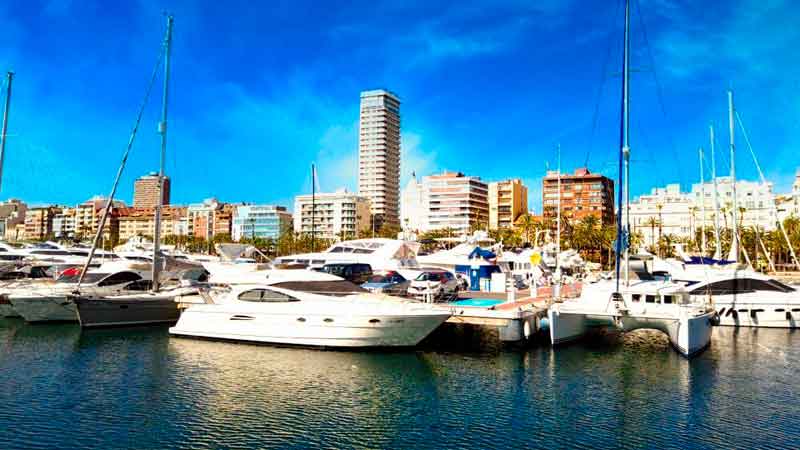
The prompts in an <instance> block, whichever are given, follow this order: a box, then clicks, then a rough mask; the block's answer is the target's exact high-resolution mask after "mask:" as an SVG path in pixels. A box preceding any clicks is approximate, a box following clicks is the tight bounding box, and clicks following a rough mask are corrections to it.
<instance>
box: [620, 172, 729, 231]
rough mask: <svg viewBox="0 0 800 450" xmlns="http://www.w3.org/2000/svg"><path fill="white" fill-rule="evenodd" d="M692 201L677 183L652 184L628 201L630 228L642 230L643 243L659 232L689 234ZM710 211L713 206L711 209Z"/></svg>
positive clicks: (691, 219)
mask: <svg viewBox="0 0 800 450" xmlns="http://www.w3.org/2000/svg"><path fill="white" fill-rule="evenodd" d="M692 206H693V202H692V199H691V198H690V196H689V195H687V194H684V193H682V192H681V186H680V185H679V184H669V185H667V186H666V187H663V188H655V189H653V190H652V191H651V192H650V194H646V195H641V196H639V198H638V199H637V200H636V201H634V202H631V204H630V218H631V231H633V232H639V233H641V234H642V236H643V238H644V240H643V242H644V245H646V246H647V245H654V244H655V243H656V242H658V237H659V232H660V233H661V235H668V234H671V235H674V236H686V237H689V236H692V234H693V233H694V221H693V218H692ZM712 211H713V210H712Z"/></svg>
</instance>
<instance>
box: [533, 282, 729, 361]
mask: <svg viewBox="0 0 800 450" xmlns="http://www.w3.org/2000/svg"><path fill="white" fill-rule="evenodd" d="M616 289H617V286H616V280H611V281H601V282H598V283H595V284H591V285H587V286H584V288H583V291H582V292H581V295H580V297H578V298H577V299H573V300H566V301H564V302H563V303H556V304H553V305H552V306H551V307H550V309H549V311H548V313H547V316H548V320H549V326H550V340H551V342H552V343H553V345H557V344H562V343H565V342H569V341H573V340H576V339H579V338H581V337H583V336H584V335H586V333H587V332H589V330H590V329H591V328H596V327H605V328H616V329H618V330H620V331H633V330H637V329H644V328H648V329H655V330H660V331H662V332H664V333H666V334H667V336H668V337H669V340H670V343H672V345H673V346H674V347H675V348H676V349H677V350H678V352H680V353H681V354H682V355H684V356H687V357H689V356H693V355H695V354H697V353H699V352H700V351H702V350H704V349H705V348H706V347H707V346H708V344H709V343H710V342H711V326H712V324H713V323H714V321H715V320H716V316H717V314H716V312H715V311H714V310H713V309H712V308H710V307H709V306H706V305H704V304H703V303H702V302H697V301H694V300H695V299H693V298H692V297H691V295H690V294H689V292H688V291H687V290H686V289H685V288H684V287H683V286H682V285H681V284H678V283H672V282H668V281H647V280H645V281H642V280H636V281H631V284H630V286H629V287H622V288H621V289H620V290H619V296H615V295H614V294H615V291H616Z"/></svg>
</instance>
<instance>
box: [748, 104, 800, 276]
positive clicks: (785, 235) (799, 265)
mask: <svg viewBox="0 0 800 450" xmlns="http://www.w3.org/2000/svg"><path fill="white" fill-rule="evenodd" d="M734 114H735V115H736V120H737V121H738V122H739V128H740V129H741V130H742V136H744V142H745V143H746V144H747V148H749V149H750V155H752V156H753V162H754V163H755V165H756V169H757V170H758V176H759V178H761V182H762V183H764V184H766V182H767V179H766V177H764V172H763V171H761V165H760V164H758V158H756V152H755V151H754V150H753V146H752V145H751V144H750V136H748V134H747V130H745V128H744V123H742V117H741V116H740V115H739V112H738V111H734ZM772 212H773V213H774V214H775V220H776V221H777V222H778V228H780V230H781V233H782V234H783V238H784V239H786V245H788V246H789V252H790V253H791V255H792V259H793V260H794V264H795V265H796V266H797V268H798V269H800V261H798V259H797V255H796V254H795V252H794V247H793V246H792V241H791V240H790V239H789V234H788V233H787V232H786V227H784V226H783V222H781V220H780V218H778V205H777V204H776V202H775V196H774V195H773V197H772Z"/></svg>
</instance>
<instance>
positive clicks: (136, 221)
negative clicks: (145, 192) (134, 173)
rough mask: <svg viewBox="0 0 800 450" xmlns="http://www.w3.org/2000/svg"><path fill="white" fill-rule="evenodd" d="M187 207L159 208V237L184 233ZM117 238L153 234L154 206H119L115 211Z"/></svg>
mask: <svg viewBox="0 0 800 450" xmlns="http://www.w3.org/2000/svg"><path fill="white" fill-rule="evenodd" d="M186 216H187V207H185V206H165V207H163V208H161V237H162V238H164V237H167V236H181V235H185V234H186V231H185V227H184V226H183V224H185V223H186V221H185V218H186ZM117 221H118V227H119V240H120V241H127V240H128V239H130V238H132V237H134V236H147V237H148V238H151V239H152V238H153V236H155V229H156V219H155V208H136V207H134V208H121V209H120V210H119V211H118V213H117Z"/></svg>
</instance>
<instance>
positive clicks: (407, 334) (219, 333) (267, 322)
mask: <svg viewBox="0 0 800 450" xmlns="http://www.w3.org/2000/svg"><path fill="white" fill-rule="evenodd" d="M331 316H332V315H315V314H301V313H298V314H263V313H262V314H244V313H234V312H212V311H205V310H203V309H202V308H197V307H190V308H189V309H187V310H186V311H184V313H183V315H182V316H181V319H180V320H179V321H178V323H177V324H176V325H175V326H174V327H172V328H170V330H169V331H170V333H171V334H173V335H176V336H185V337H197V338H206V339H219V340H232V341H246V342H255V343H265V344H275V345H297V346H307V347H330V348H370V347H413V346H415V345H417V344H419V342H420V341H422V340H423V339H424V338H425V337H427V336H428V335H429V334H430V333H431V332H433V330H435V329H436V328H438V327H439V325H441V324H442V323H443V322H444V321H446V320H447V319H448V318H449V317H450V314H449V313H441V314H421V315H376V314H372V315H346V316H336V317H331Z"/></svg>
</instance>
